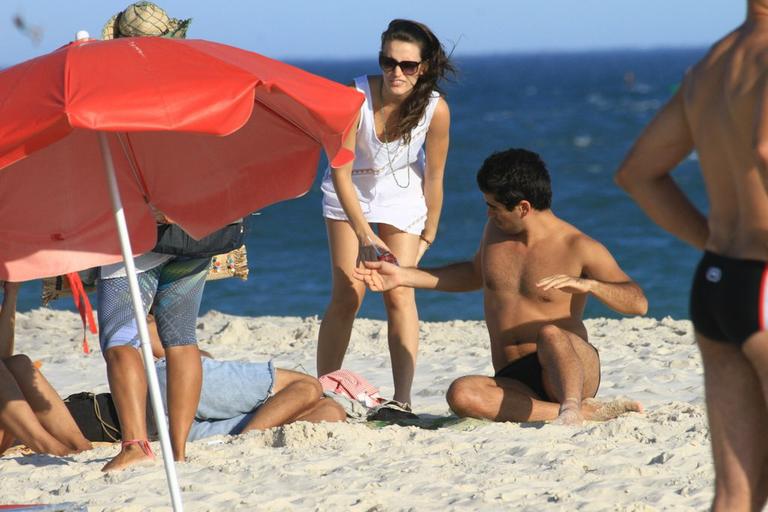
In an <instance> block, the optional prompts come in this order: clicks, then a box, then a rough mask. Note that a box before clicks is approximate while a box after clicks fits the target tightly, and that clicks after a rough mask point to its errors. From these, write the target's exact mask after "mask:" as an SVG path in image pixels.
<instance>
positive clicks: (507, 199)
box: [477, 148, 552, 210]
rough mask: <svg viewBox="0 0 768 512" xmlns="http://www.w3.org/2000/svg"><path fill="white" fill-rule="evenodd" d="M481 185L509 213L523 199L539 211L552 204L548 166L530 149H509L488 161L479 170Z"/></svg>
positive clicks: (478, 175) (494, 155) (478, 180)
mask: <svg viewBox="0 0 768 512" xmlns="http://www.w3.org/2000/svg"><path fill="white" fill-rule="evenodd" d="M477 185H478V186H479V187H480V190H482V191H483V193H485V194H491V195H492V196H493V197H494V199H496V201H498V202H500V203H501V204H503V205H504V206H506V207H507V209H509V210H511V209H512V208H514V207H515V206H516V205H517V204H518V203H519V202H520V201H522V200H523V199H525V200H526V201H528V202H529V203H531V206H533V207H534V208H535V209H536V210H547V209H548V208H549V207H550V206H551V204H552V185H551V183H550V180H549V171H547V166H546V165H545V164H544V162H543V161H542V160H541V157H539V155H538V154H536V153H534V152H533V151H528V150H527V149H516V148H513V149H508V150H506V151H499V152H497V153H494V154H492V155H491V156H489V157H488V158H486V159H485V162H483V166H482V167H480V170H479V171H477Z"/></svg>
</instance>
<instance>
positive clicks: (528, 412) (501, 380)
mask: <svg viewBox="0 0 768 512" xmlns="http://www.w3.org/2000/svg"><path fill="white" fill-rule="evenodd" d="M446 398H447V400H448V405H450V406H451V409H452V410H453V412H455V413H456V414H457V415H458V416H460V417H462V418H464V417H469V418H478V419H487V420H492V421H514V422H529V421H552V420H555V419H556V418H558V417H559V416H560V414H561V404H558V403H554V402H547V401H544V400H542V399H541V397H539V396H538V395H536V393H534V392H533V391H532V390H531V389H530V388H529V387H528V386H526V385H525V384H523V383H522V382H520V381H517V380H514V379H508V378H505V377H497V378H492V377H486V376H481V375H468V376H466V377H460V378H459V379H457V380H455V381H453V383H452V384H451V387H450V388H449V389H448V394H447V397H446ZM642 410H643V407H642V406H641V405H640V403H639V402H636V401H634V400H613V401H609V402H600V401H598V400H595V399H585V400H581V403H580V408H579V415H580V416H581V417H582V418H583V419H584V420H589V421H606V420H609V419H613V418H616V417H618V416H620V415H622V414H624V413H627V412H642Z"/></svg>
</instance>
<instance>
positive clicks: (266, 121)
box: [0, 37, 362, 281]
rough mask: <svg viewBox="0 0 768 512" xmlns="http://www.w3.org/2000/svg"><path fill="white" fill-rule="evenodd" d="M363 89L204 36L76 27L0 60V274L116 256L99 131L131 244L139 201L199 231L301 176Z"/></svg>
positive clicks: (266, 200) (145, 219) (138, 229)
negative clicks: (69, 35) (71, 36)
mask: <svg viewBox="0 0 768 512" xmlns="http://www.w3.org/2000/svg"><path fill="white" fill-rule="evenodd" d="M361 103H362V96H361V95H359V94H358V93H357V92H355V91H352V90H350V89H349V88H347V87H344V86H342V85H341V84H338V83H335V82H332V81H329V80H326V79H323V78H320V77H318V76H315V75H312V74H310V73H307V72H305V71H302V70H300V69H298V68H295V67H293V66H290V65H287V64H284V63H281V62H279V61H276V60H273V59H269V58H267V57H264V56H261V55H258V54H256V53H252V52H248V51H245V50H242V49H238V48H233V47H230V46H226V45H222V44H217V43H213V42H209V41H203V40H184V39H166V38H154V37H142V38H121V39H114V40H109V41H96V40H85V41H77V42H74V43H71V44H68V45H66V46H64V47H62V48H60V49H58V50H56V51H54V52H51V53H49V54H47V55H43V56H41V57H38V58H35V59H32V60H29V61H26V62H23V63H21V64H18V65H16V66H13V67H11V68H8V69H5V70H3V71H0V279H11V280H19V281H20V280H27V279H34V278H39V277H47V276H53V275H59V274H64V273H67V272H71V271H75V270H79V269H83V268H88V267H92V266H96V265H100V264H106V263H114V262H115V261H118V260H119V259H120V246H119V243H118V237H117V233H116V232H115V229H114V225H113V224H112V223H111V221H108V219H109V218H110V217H111V215H112V206H111V203H110V198H109V193H108V185H107V181H106V180H105V179H104V170H103V168H104V163H103V161H102V155H101V152H100V150H99V137H100V134H102V135H105V136H106V139H107V142H108V145H109V148H110V150H111V153H112V156H113V161H114V166H115V173H116V178H117V182H118V185H119V189H120V193H121V196H122V200H123V204H124V206H125V213H126V217H127V221H128V228H129V232H130V235H131V241H132V242H133V250H134V252H135V253H142V252H146V251H147V250H149V249H151V248H152V246H153V245H154V238H155V235H154V233H155V223H154V220H153V217H152V215H151V211H150V209H148V208H146V203H147V202H149V203H151V204H152V205H154V206H155V207H156V208H158V209H159V210H161V211H162V212H163V213H165V214H166V215H167V216H168V217H169V218H171V219H173V220H174V221H175V222H177V223H178V224H180V225H181V226H182V227H183V228H184V229H185V230H186V231H187V232H188V233H190V234H191V235H192V236H195V237H197V238H199V237H202V236H204V235H206V234H209V233H210V232H212V231H214V230H216V229H217V228H219V227H221V226H222V225H224V224H227V223H228V222H231V221H233V220H235V219H238V218H240V217H242V216H244V215H246V214H248V213H249V212H252V211H255V210H257V209H259V208H262V207H264V206H266V205H269V204H272V203H275V202H277V201H280V200H283V199H288V198H293V197H297V196H300V195H302V194H304V193H305V192H306V191H307V190H309V188H310V186H311V184H312V182H313V180H314V177H315V172H316V168H317V163H318V159H319V156H320V151H321V149H325V151H326V153H327V154H328V155H329V158H330V160H332V162H333V164H334V165H336V166H338V165H342V164H343V163H345V162H346V161H349V159H351V158H352V155H351V153H350V152H348V151H345V150H342V148H341V145H342V140H343V136H344V135H345V134H346V132H347V130H348V129H349V128H350V125H351V124H352V122H353V120H354V119H355V116H356V114H357V110H358V108H359V106H360V104H361Z"/></svg>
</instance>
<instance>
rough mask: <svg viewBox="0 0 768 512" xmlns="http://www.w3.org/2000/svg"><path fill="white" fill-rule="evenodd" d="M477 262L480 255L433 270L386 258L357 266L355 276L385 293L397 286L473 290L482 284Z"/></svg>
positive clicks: (446, 290)
mask: <svg viewBox="0 0 768 512" xmlns="http://www.w3.org/2000/svg"><path fill="white" fill-rule="evenodd" d="M478 263H479V256H475V259H474V260H473V261H462V262H459V263H452V264H450V265H446V266H444V267H439V268H432V269H419V268H416V267H399V266H397V265H393V264H391V263H387V262H385V261H366V262H364V265H365V268H356V269H355V274H354V277H355V278H356V279H358V280H360V281H363V282H365V284H366V286H368V288H369V289H371V290H372V291H375V292H385V291H387V290H391V289H392V288H397V287H398V286H408V287H410V288H424V289H428V290H440V291H443V292H470V291H474V290H479V289H480V288H482V287H483V278H482V275H481V273H480V272H479V268H480V267H479V264H478Z"/></svg>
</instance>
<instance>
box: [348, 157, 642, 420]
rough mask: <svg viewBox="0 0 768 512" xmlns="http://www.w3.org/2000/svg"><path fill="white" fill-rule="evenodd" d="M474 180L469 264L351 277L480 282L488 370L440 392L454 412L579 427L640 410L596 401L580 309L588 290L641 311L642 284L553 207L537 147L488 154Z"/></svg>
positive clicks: (458, 286)
mask: <svg viewBox="0 0 768 512" xmlns="http://www.w3.org/2000/svg"><path fill="white" fill-rule="evenodd" d="M477 182H478V185H479V187H480V190H481V191H482V192H483V196H484V198H485V202H486V204H487V205H488V222H487V223H486V226H485V229H484V233H483V237H482V240H481V243H480V248H479V250H478V252H477V254H476V255H475V257H474V259H473V260H472V261H464V262H460V263H454V264H451V265H446V266H444V267H440V268H435V269H417V268H414V267H408V268H403V267H399V266H397V265H394V264H391V263H387V262H383V261H378V262H368V261H366V262H365V267H360V268H358V269H357V270H356V273H355V277H356V278H357V279H359V280H362V281H364V282H365V284H366V285H367V286H368V287H369V288H370V289H371V290H373V291H385V290H391V289H392V288H395V287H397V286H409V287H413V288H428V289H436V290H442V291H452V292H462V291H471V290H477V289H481V288H482V290H483V293H484V302H485V321H486V324H487V326H488V333H489V335H490V340H491V358H492V361H493V367H494V370H495V375H494V376H493V377H486V376H480V375H468V376H464V377H460V378H459V379H457V380H455V381H453V383H452V384H451V386H450V388H449V389H448V393H447V397H446V398H447V400H448V404H449V405H450V407H451V409H452V410H453V411H454V412H455V413H456V414H457V415H458V416H460V417H473V418H482V419H490V420H494V421H517V422H525V421H547V420H556V422H557V423H562V424H578V423H581V422H583V421H584V420H604V419H609V418H612V417H615V416H618V415H619V414H621V413H624V412H629V411H636V412H639V411H641V410H642V407H641V405H640V404H639V403H637V402H635V401H629V400H625V401H614V402H611V403H601V402H598V401H596V400H594V396H595V395H596V394H597V389H598V387H599V384H600V358H599V355H598V352H597V349H596V348H595V347H594V346H592V345H591V344H590V343H589V341H588V337H587V330H586V328H585V326H584V323H583V322H582V316H583V312H584V306H585V304H586V301H587V297H588V296H589V295H593V296H595V297H597V298H598V299H599V300H600V301H601V302H603V303H604V304H605V305H607V306H608V307H610V308H612V309H614V310H616V311H618V312H620V313H623V314H632V315H643V314H645V312H646V311H647V308H648V303H647V300H646V298H645V295H644V294H643V291H642V290H641V289H640V287H639V286H638V285H637V284H636V283H634V282H633V281H632V280H631V279H630V278H629V276H627V274H625V273H624V271H622V270H621V268H619V265H618V264H617V263H616V260H615V259H614V258H613V256H612V255H611V254H610V252H609V251H608V250H607V249H606V248H605V247H604V246H603V245H602V244H600V243H599V242H598V241H596V240H594V239H592V238H590V237H589V236H587V235H585V234H584V233H582V232H581V231H579V230H578V229H577V228H576V227H574V226H572V225H570V224H568V223H567V222H565V221H563V220H562V219H560V218H558V217H557V216H556V215H555V213H554V212H553V211H552V210H551V208H550V204H551V197H552V191H551V184H550V178H549V172H548V171H547V168H546V166H545V164H544V162H543V161H542V160H541V158H540V157H539V155H537V154H536V153H533V152H531V151H527V150H525V149H509V150H507V151H503V152H499V153H494V154H493V155H491V156H490V157H489V158H487V159H486V160H485V162H484V163H483V166H482V167H481V168H480V170H479V172H478V174H477Z"/></svg>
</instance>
